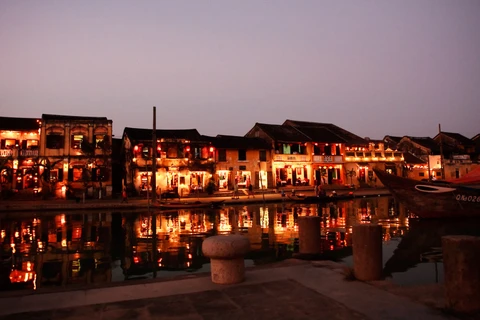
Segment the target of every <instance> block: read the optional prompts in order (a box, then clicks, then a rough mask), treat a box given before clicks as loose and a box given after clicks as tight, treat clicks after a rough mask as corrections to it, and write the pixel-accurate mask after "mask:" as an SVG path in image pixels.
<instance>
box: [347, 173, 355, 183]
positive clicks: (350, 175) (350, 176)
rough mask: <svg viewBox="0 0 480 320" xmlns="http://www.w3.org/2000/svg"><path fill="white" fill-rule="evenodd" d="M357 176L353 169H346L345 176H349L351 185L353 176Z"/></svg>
mask: <svg viewBox="0 0 480 320" xmlns="http://www.w3.org/2000/svg"><path fill="white" fill-rule="evenodd" d="M356 176H357V172H356V171H355V169H350V170H347V177H348V178H350V184H351V185H353V178H355V177H356Z"/></svg>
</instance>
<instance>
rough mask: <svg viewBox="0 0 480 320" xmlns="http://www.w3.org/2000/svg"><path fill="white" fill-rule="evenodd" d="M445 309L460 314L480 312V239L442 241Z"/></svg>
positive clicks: (465, 237)
mask: <svg viewBox="0 0 480 320" xmlns="http://www.w3.org/2000/svg"><path fill="white" fill-rule="evenodd" d="M442 249H443V267H444V270H445V300H446V301H445V305H446V307H447V308H448V309H451V310H453V311H456V312H462V313H475V312H479V311H480V303H479V301H480V256H479V252H480V237H474V236H463V235H455V236H444V237H442Z"/></svg>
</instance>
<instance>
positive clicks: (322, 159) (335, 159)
mask: <svg viewBox="0 0 480 320" xmlns="http://www.w3.org/2000/svg"><path fill="white" fill-rule="evenodd" d="M313 162H314V163H343V156H313Z"/></svg>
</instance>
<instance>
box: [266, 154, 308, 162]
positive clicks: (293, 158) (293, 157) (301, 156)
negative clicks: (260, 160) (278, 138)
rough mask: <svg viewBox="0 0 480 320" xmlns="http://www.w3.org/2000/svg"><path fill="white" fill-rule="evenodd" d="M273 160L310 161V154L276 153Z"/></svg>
mask: <svg viewBox="0 0 480 320" xmlns="http://www.w3.org/2000/svg"><path fill="white" fill-rule="evenodd" d="M273 161H308V156H307V155H305V154H276V155H274V156H273Z"/></svg>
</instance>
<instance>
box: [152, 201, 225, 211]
mask: <svg viewBox="0 0 480 320" xmlns="http://www.w3.org/2000/svg"><path fill="white" fill-rule="evenodd" d="M224 201H225V200H219V201H209V202H201V201H194V202H186V201H179V202H166V203H160V205H159V207H160V209H164V210H177V209H201V208H212V207H213V208H215V207H219V206H221V205H222V204H223V202H224Z"/></svg>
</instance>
